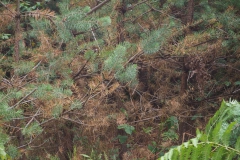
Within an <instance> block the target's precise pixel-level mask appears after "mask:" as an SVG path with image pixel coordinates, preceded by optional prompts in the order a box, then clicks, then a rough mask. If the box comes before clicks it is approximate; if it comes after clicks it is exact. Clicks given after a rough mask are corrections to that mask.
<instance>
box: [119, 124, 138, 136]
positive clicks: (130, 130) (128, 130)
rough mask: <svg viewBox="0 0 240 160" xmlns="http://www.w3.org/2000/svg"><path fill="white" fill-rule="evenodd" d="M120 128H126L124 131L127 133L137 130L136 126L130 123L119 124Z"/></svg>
mask: <svg viewBox="0 0 240 160" xmlns="http://www.w3.org/2000/svg"><path fill="white" fill-rule="evenodd" d="M118 129H124V131H125V132H126V133H127V134H130V135H131V134H132V132H133V131H134V130H135V128H134V127H133V126H130V125H128V124H122V125H119V126H118Z"/></svg>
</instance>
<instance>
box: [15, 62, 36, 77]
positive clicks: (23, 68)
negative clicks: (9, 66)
mask: <svg viewBox="0 0 240 160" xmlns="http://www.w3.org/2000/svg"><path fill="white" fill-rule="evenodd" d="M34 65H35V64H34V63H33V62H31V61H30V62H25V61H22V62H20V63H19V64H17V65H15V66H14V69H15V70H14V71H15V73H16V74H17V75H20V76H22V75H25V74H27V73H29V72H30V71H31V70H32V69H33V67H34Z"/></svg>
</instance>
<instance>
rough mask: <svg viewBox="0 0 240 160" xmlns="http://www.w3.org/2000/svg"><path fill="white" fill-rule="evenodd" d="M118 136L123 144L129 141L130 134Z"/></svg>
mask: <svg viewBox="0 0 240 160" xmlns="http://www.w3.org/2000/svg"><path fill="white" fill-rule="evenodd" d="M117 138H118V140H119V142H120V143H121V144H123V143H126V142H127V139H128V136H122V135H118V136H117Z"/></svg>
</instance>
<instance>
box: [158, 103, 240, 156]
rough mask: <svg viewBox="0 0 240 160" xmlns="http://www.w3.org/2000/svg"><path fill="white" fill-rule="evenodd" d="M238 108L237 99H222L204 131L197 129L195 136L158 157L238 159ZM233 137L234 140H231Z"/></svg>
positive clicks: (239, 151)
mask: <svg viewBox="0 0 240 160" xmlns="http://www.w3.org/2000/svg"><path fill="white" fill-rule="evenodd" d="M239 110H240V103H238V102H237V101H234V100H233V101H229V102H225V101H223V102H222V104H221V107H220V109H219V110H218V111H217V112H216V113H215V115H214V116H213V117H212V118H211V119H210V120H209V122H208V124H207V126H206V130H205V132H199V131H198V130H197V137H195V138H193V139H191V140H190V141H188V142H185V143H183V144H182V145H180V146H178V147H176V148H173V149H171V150H170V151H169V152H167V153H166V154H165V155H164V156H163V157H161V158H160V159H161V160H165V159H166V160H168V159H171V160H173V159H179V158H180V159H189V158H190V159H191V160H194V159H205V160H208V159H216V160H219V159H239V158H240V150H239V143H240V142H239V139H240V136H239V135H240V132H239V129H238V126H239V124H240V119H239V114H240V112H239ZM236 117H237V118H236ZM233 137H234V140H235V141H232V140H231V139H232V138H233ZM176 151H177V152H178V153H179V154H178V156H176ZM160 159H159V160H160Z"/></svg>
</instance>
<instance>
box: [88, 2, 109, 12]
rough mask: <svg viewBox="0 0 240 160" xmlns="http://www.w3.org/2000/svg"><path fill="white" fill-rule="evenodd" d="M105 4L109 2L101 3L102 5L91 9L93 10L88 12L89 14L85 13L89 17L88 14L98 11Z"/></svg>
mask: <svg viewBox="0 0 240 160" xmlns="http://www.w3.org/2000/svg"><path fill="white" fill-rule="evenodd" d="M107 2H110V0H105V1H103V2H102V3H100V4H99V5H97V6H95V7H93V9H92V10H91V11H89V12H88V13H87V15H89V14H91V13H93V12H95V11H96V10H98V9H100V8H101V7H102V6H103V5H104V4H106V3H107Z"/></svg>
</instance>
